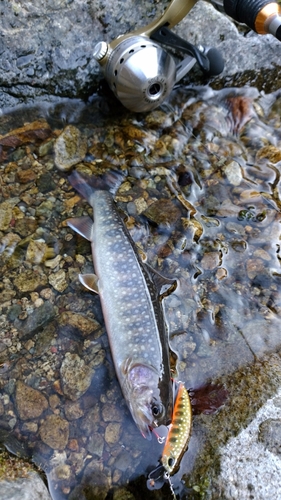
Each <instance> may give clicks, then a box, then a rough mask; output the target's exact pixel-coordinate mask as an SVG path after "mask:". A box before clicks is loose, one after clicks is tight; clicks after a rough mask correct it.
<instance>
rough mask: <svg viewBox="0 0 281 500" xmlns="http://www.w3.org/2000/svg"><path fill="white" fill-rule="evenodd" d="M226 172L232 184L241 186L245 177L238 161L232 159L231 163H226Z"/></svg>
mask: <svg viewBox="0 0 281 500" xmlns="http://www.w3.org/2000/svg"><path fill="white" fill-rule="evenodd" d="M224 173H225V175H226V177H227V179H228V181H229V182H230V184H232V185H233V186H239V184H240V183H241V181H242V179H243V177H242V172H241V167H240V165H239V163H237V162H236V161H231V162H230V163H228V165H226V167H225V168H224Z"/></svg>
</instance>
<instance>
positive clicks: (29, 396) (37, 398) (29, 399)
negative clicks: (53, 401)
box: [16, 381, 48, 420]
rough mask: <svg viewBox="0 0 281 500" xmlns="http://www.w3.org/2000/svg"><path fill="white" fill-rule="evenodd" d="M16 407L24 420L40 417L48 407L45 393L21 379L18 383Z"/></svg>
mask: <svg viewBox="0 0 281 500" xmlns="http://www.w3.org/2000/svg"><path fill="white" fill-rule="evenodd" d="M16 407H17V411H18V413H19V416H20V418H21V419H22V420H29V419H31V418H38V417H40V415H41V414H42V413H43V411H45V410H46V409H47V408H48V401H47V399H46V398H45V396H43V394H42V393H41V392H39V391H37V390H36V389H33V388H32V387H30V386H28V385H26V384H24V383H23V382H21V381H18V382H17V385H16Z"/></svg>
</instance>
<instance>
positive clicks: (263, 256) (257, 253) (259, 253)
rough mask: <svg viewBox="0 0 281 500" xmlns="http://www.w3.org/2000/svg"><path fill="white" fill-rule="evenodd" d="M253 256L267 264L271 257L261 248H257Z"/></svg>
mask: <svg viewBox="0 0 281 500" xmlns="http://www.w3.org/2000/svg"><path fill="white" fill-rule="evenodd" d="M254 256H255V257H259V258H260V259H262V260H266V261H268V262H269V261H271V256H270V255H269V253H268V252H266V251H265V250H263V249H262V248H257V250H255V251H254Z"/></svg>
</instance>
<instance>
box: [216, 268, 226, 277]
mask: <svg viewBox="0 0 281 500" xmlns="http://www.w3.org/2000/svg"><path fill="white" fill-rule="evenodd" d="M216 277H217V279H218V280H222V279H223V278H226V277H227V270H226V269H225V268H224V267H219V269H218V270H217V272H216Z"/></svg>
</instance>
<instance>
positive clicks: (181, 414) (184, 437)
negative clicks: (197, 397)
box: [161, 382, 192, 476]
mask: <svg viewBox="0 0 281 500" xmlns="http://www.w3.org/2000/svg"><path fill="white" fill-rule="evenodd" d="M191 424H192V408H191V402H190V398H189V394H188V391H187V390H186V388H185V387H184V385H183V383H182V382H180V383H179V388H178V393H177V396H176V400H175V404H174V409H173V416H172V423H171V426H170V429H169V432H168V436H167V439H166V442H165V446H164V449H163V453H162V457H161V463H162V465H163V466H164V468H165V470H166V472H167V473H168V475H169V476H171V475H173V474H175V472H176V471H177V470H178V468H179V464H180V460H181V458H182V456H183V454H184V452H185V451H186V449H187V444H188V440H189V438H190V433H191Z"/></svg>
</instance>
